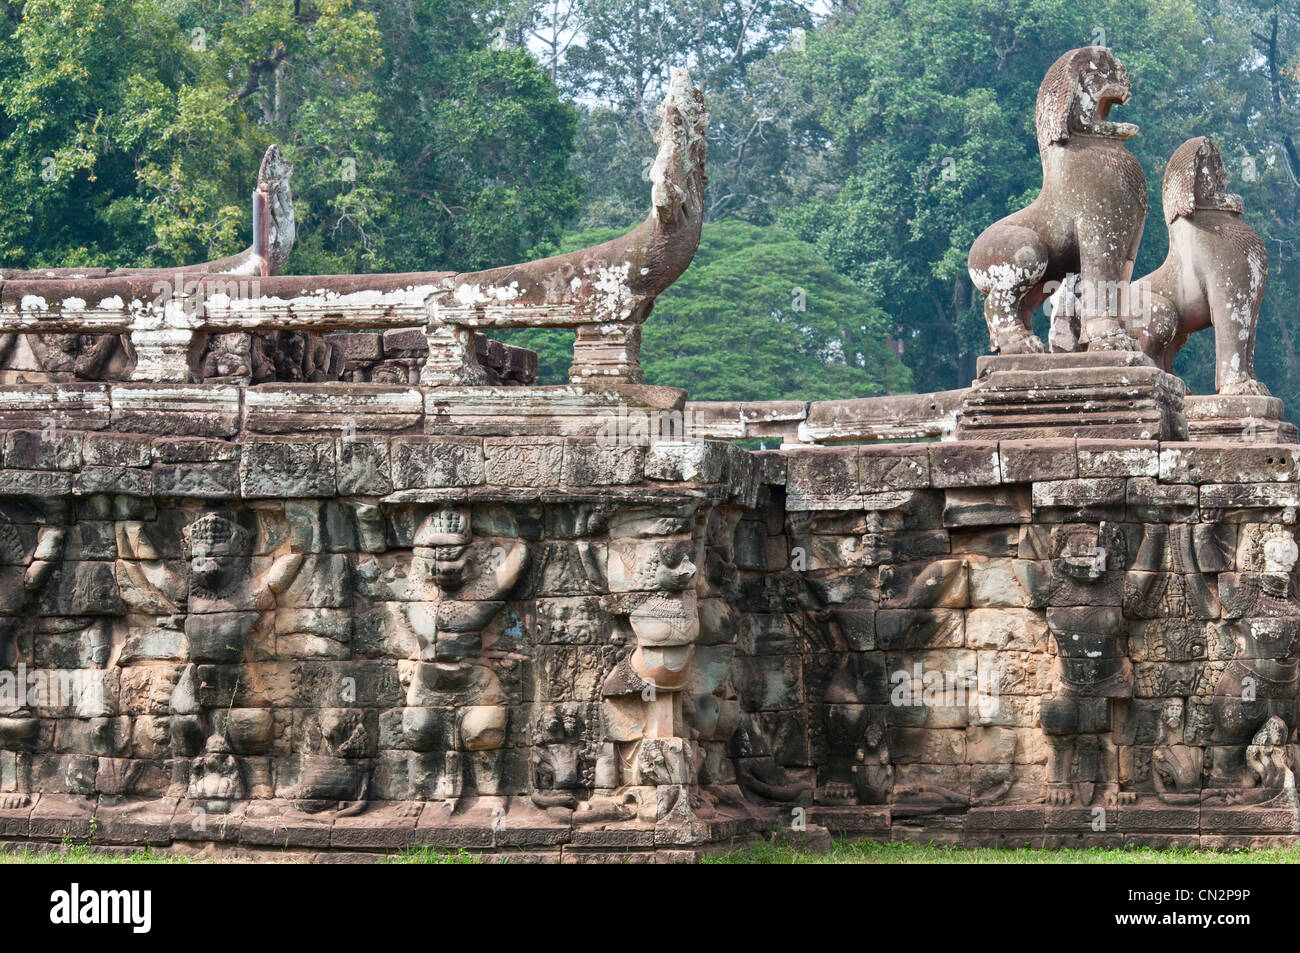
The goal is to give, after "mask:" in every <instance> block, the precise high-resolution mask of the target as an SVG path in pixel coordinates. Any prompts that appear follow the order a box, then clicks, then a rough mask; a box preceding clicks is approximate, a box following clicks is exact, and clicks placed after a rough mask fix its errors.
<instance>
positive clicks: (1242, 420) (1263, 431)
mask: <svg viewBox="0 0 1300 953" xmlns="http://www.w3.org/2000/svg"><path fill="white" fill-rule="evenodd" d="M1184 412H1185V413H1186V415H1187V430H1188V436H1189V439H1191V440H1218V441H1223V440H1227V441H1241V442H1242V443H1296V442H1297V434H1296V425H1295V424H1293V423H1290V422H1288V421H1286V420H1283V419H1282V412H1283V409H1282V401H1280V400H1278V398H1276V397H1255V396H1247V395H1239V396H1228V395H1220V394H1206V395H1195V396H1189V397H1188V398H1187V401H1186V408H1185V411H1184Z"/></svg>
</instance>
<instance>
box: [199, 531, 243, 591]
mask: <svg viewBox="0 0 1300 953" xmlns="http://www.w3.org/2000/svg"><path fill="white" fill-rule="evenodd" d="M185 538H186V541H187V542H188V543H189V548H190V582H191V585H192V586H193V587H194V588H195V589H196V590H198V591H205V592H208V593H217V592H221V591H223V590H225V589H228V588H229V587H231V586H233V585H234V584H236V583H237V582H238V581H239V580H240V577H241V576H242V575H243V569H244V568H246V567H245V566H244V564H245V563H246V560H245V559H243V558H241V557H244V556H247V555H248V537H247V534H246V533H245V532H244V530H243V529H241V528H240V527H239V526H237V525H236V524H235V523H233V522H232V521H230V520H228V519H226V518H225V517H223V516H218V515H216V514H213V513H209V514H208V515H206V516H203V517H200V518H199V519H197V520H195V521H194V522H193V523H191V524H190V525H189V526H188V527H186V529H185Z"/></svg>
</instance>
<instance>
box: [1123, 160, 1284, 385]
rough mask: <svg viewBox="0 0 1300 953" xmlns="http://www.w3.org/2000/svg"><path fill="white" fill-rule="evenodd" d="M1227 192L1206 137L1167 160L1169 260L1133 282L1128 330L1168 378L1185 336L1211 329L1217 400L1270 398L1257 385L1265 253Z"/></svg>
mask: <svg viewBox="0 0 1300 953" xmlns="http://www.w3.org/2000/svg"><path fill="white" fill-rule="evenodd" d="M1227 184H1228V172H1227V170H1226V169H1225V168H1224V167H1223V159H1222V158H1221V157H1220V156H1219V150H1218V149H1216V148H1215V147H1214V143H1212V142H1210V140H1209V139H1206V138H1205V137H1204V136H1197V137H1196V138H1195V139H1188V140H1187V141H1186V142H1184V143H1183V144H1182V145H1181V146H1179V147H1178V149H1177V150H1176V151H1175V152H1174V154H1173V156H1171V157H1170V159H1169V165H1168V167H1167V168H1166V169H1165V178H1164V184H1163V186H1162V188H1161V196H1162V199H1163V202H1164V212H1165V222H1166V224H1167V225H1168V227H1169V254H1168V255H1167V256H1166V257H1165V260H1164V262H1163V263H1162V264H1161V265H1160V267H1159V268H1157V269H1156V270H1155V271H1153V272H1151V274H1149V275H1146V276H1145V277H1142V278H1139V279H1138V280H1137V281H1136V282H1134V291H1133V293H1132V294H1131V295H1130V299H1131V300H1132V301H1133V302H1135V310H1136V313H1135V314H1134V315H1133V317H1132V318H1131V319H1130V329H1131V330H1132V332H1133V334H1134V335H1135V336H1136V337H1137V339H1138V343H1139V344H1140V345H1141V346H1142V350H1143V351H1144V352H1146V354H1147V355H1148V356H1149V357H1150V358H1151V359H1152V360H1154V361H1155V362H1156V364H1157V365H1158V366H1160V367H1162V368H1163V369H1164V370H1166V371H1170V372H1172V371H1173V364H1174V356H1175V355H1176V354H1177V353H1178V352H1179V350H1180V349H1181V348H1182V346H1183V345H1184V344H1185V343H1186V342H1187V338H1188V335H1190V334H1192V333H1194V332H1196V331H1200V330H1203V329H1204V328H1208V327H1211V326H1213V328H1214V350H1215V367H1214V385H1215V388H1216V389H1217V390H1218V392H1219V393H1220V394H1255V395H1260V396H1268V390H1267V388H1265V387H1264V385H1263V384H1261V383H1260V382H1259V381H1257V380H1256V379H1255V326H1256V322H1257V320H1258V318H1259V305H1260V301H1261V300H1262V299H1263V297H1264V282H1265V280H1266V278H1267V277H1268V252H1267V251H1266V250H1265V248H1264V243H1263V241H1261V240H1260V237H1259V235H1257V234H1256V233H1255V230H1254V229H1253V228H1251V227H1250V226H1249V225H1247V224H1246V223H1245V222H1243V221H1242V220H1241V213H1242V210H1243V205H1242V201H1241V196H1240V195H1233V194H1232V193H1230V192H1228V191H1227V189H1226V187H1227Z"/></svg>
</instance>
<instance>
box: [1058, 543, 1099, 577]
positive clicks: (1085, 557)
mask: <svg viewBox="0 0 1300 953" xmlns="http://www.w3.org/2000/svg"><path fill="white" fill-rule="evenodd" d="M1106 557H1107V549H1106V547H1105V545H1103V543H1102V535H1101V533H1100V532H1097V531H1092V530H1078V531H1075V532H1072V533H1071V534H1070V535H1069V536H1067V537H1066V539H1065V544H1064V546H1062V548H1061V563H1060V565H1061V570H1062V571H1063V572H1064V573H1065V574H1066V575H1067V576H1069V577H1070V578H1071V579H1074V580H1076V581H1078V582H1096V581H1097V580H1098V579H1100V578H1101V577H1102V576H1104V575H1105V574H1106Z"/></svg>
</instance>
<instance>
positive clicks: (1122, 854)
mask: <svg viewBox="0 0 1300 953" xmlns="http://www.w3.org/2000/svg"><path fill="white" fill-rule="evenodd" d="M519 853H520V854H521V855H524V854H526V851H520V852H519ZM485 860H486V858H480V857H478V856H477V855H475V854H472V853H470V852H469V851H466V850H463V849H462V850H445V849H442V848H436V847H412V848H408V849H406V850H403V851H399V852H397V853H395V854H391V855H389V856H388V857H387V858H384V860H383V862H384V863H389V864H478V863H483V862H484V861H485ZM228 862H236V863H238V862H243V863H248V862H249V859H248V858H233V857H232V858H222V857H219V856H218V857H212V856H205V857H186V856H180V855H176V854H170V853H166V852H160V851H157V850H154V849H153V848H149V847H145V848H142V849H140V850H136V851H115V852H109V851H104V850H102V849H99V848H96V847H93V846H91V845H89V844H80V843H72V844H64V845H63V846H62V847H54V848H52V849H51V850H48V851H34V850H30V849H24V850H21V851H0V864H187V863H188V864H212V863H228ZM704 863H706V864H1296V863H1300V847H1284V848H1283V847H1279V848H1267V849H1261V850H1231V851H1208V850H1206V851H1198V850H1151V849H1150V848H1146V847H1138V848H1132V849H1122V848H1115V849H1111V848H1097V847H1090V848H1081V849H1080V848H1061V849H1059V850H1035V849H1033V848H1001V849H999V848H991V847H983V848H969V849H968V848H959V847H922V846H917V845H914V844H877V843H873V842H871V841H836V842H834V845H833V846H832V848H831V851H830V853H828V854H814V853H808V852H805V851H800V850H796V849H795V848H793V847H788V846H785V845H777V844H749V845H746V846H743V847H736V848H735V849H732V850H729V851H725V852H722V853H718V854H713V855H711V856H709V857H706V858H705V860H704Z"/></svg>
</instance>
